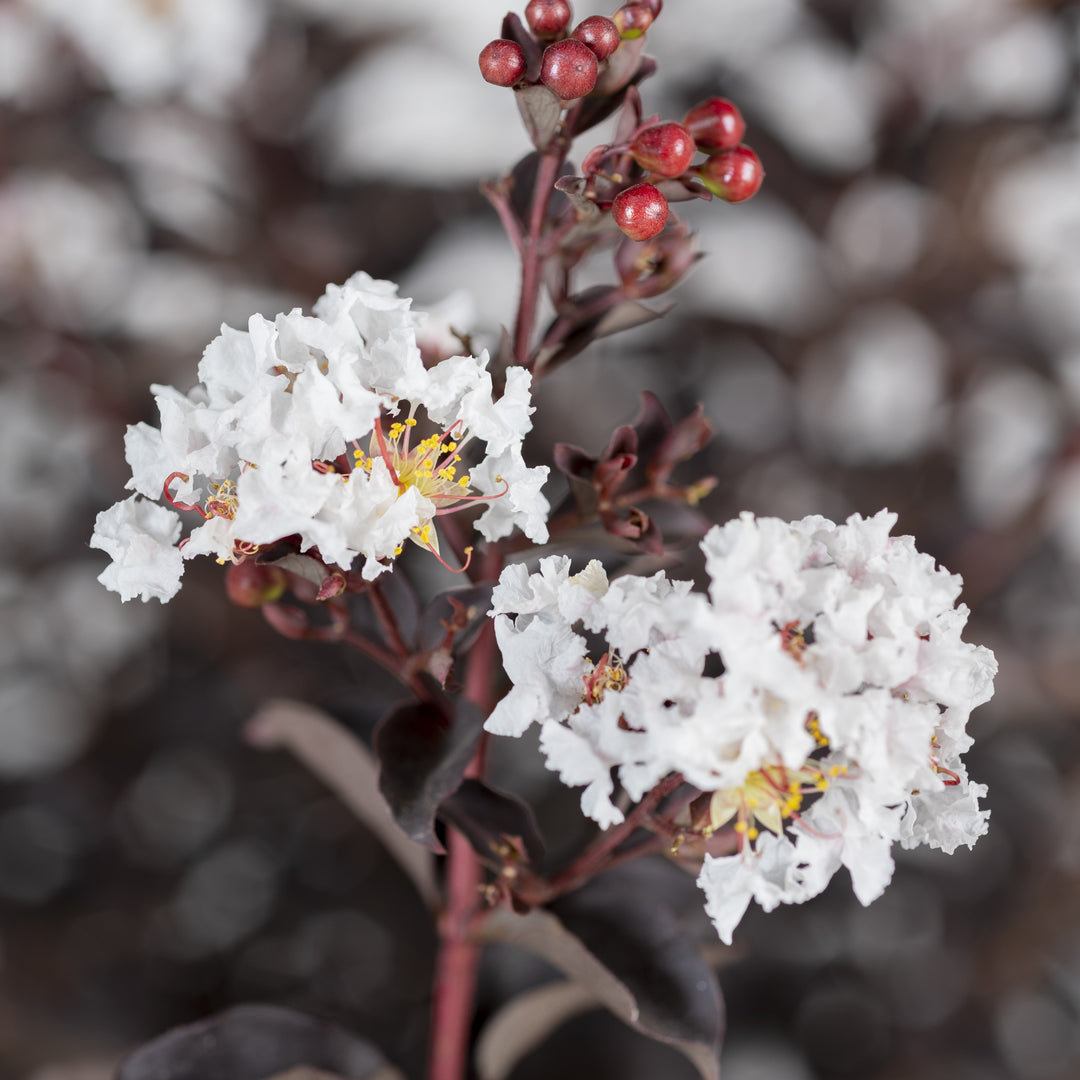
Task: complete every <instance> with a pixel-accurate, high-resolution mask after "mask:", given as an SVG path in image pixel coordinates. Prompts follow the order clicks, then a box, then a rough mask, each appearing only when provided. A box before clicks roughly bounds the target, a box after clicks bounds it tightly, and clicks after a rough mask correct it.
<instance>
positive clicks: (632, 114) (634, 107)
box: [615, 86, 642, 146]
mask: <svg viewBox="0 0 1080 1080" xmlns="http://www.w3.org/2000/svg"><path fill="white" fill-rule="evenodd" d="M641 114H642V108H641V94H640V93H638V88H637V87H636V86H628V87H627V88H626V90H625V91H624V93H623V104H622V111H621V113H620V114H619V122H618V124H617V125H616V127H615V145H616V146H621V145H622V144H623V143H628V142H629V141H630V139H631V138H632V136H633V134H634V132H635V131H637V129H638V128H639V127H641Z"/></svg>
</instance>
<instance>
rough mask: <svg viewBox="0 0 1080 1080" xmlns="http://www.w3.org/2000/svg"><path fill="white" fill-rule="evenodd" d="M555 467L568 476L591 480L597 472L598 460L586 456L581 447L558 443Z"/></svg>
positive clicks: (555, 452) (554, 454) (555, 451)
mask: <svg viewBox="0 0 1080 1080" xmlns="http://www.w3.org/2000/svg"><path fill="white" fill-rule="evenodd" d="M553 456H554V458H555V467H556V468H557V469H558V470H559V471H560V472H564V473H566V475H567V476H579V477H584V478H586V479H591V477H592V475H593V472H594V471H595V470H596V458H594V457H593V456H592V455H590V454H586V453H585V451H584V450H582V449H581V447H580V446H572V445H571V444H570V443H556V444H555V450H554V453H553Z"/></svg>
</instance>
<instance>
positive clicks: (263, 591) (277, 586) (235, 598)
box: [225, 560, 289, 608]
mask: <svg viewBox="0 0 1080 1080" xmlns="http://www.w3.org/2000/svg"><path fill="white" fill-rule="evenodd" d="M288 582H289V579H288V578H287V577H286V576H285V571H284V570H282V569H281V568H280V567H277V566H266V565H263V564H261V563H256V562H251V561H250V560H245V561H244V562H242V563H234V564H232V565H230V566H229V568H228V570H226V571H225V592H226V594H227V595H228V597H229V599H230V600H231V601H232V602H233V603H234V604H236V605H238V606H239V607H247V608H256V607H262V605H263V604H269V603H272V602H273V601H274V600H277V599H278V598H279V597H280V596H281V594H282V593H283V592H284V591H285V586H286V585H287V584H288Z"/></svg>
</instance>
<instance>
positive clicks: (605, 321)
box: [592, 300, 672, 341]
mask: <svg viewBox="0 0 1080 1080" xmlns="http://www.w3.org/2000/svg"><path fill="white" fill-rule="evenodd" d="M671 307H672V305H671V304H666V305H662V306H661V307H656V308H651V307H646V306H645V304H642V303H640V302H639V301H637V300H624V301H623V302H622V303H621V304H616V305H615V306H614V307H613V308H611V309H610V310H609V311H607V312H606V313H605V314H604V316H603V318H602V319H600V320H599V322H597V323H596V325H595V326H594V327H593V332H592V336H593V340H594V341H595V340H596V339H597V338H602V337H609V336H610V335H611V334H618V333H621V332H622V331H623V330H633V328H634V327H635V326H644V325H645V324H646V323H651V322H655V320H657V319H662V318H663V317H664V316H665V315H666V314H667V313H668V312H669V311H670V310H671Z"/></svg>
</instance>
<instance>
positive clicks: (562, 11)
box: [525, 0, 571, 38]
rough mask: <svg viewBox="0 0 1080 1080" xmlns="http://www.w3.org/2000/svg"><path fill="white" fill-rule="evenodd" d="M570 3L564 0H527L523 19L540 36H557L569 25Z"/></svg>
mask: <svg viewBox="0 0 1080 1080" xmlns="http://www.w3.org/2000/svg"><path fill="white" fill-rule="evenodd" d="M570 14H571V13H570V5H569V4H568V3H567V2H566V0H529V3H528V4H527V5H526V6H525V21H526V22H527V23H528V24H529V29H530V30H532V32H533V33H534V34H535V35H536V36H537V37H541V38H554V37H558V36H559V35H560V34H561V33H562V32H563V31H564V30H565V29H566V28H567V26H569V25H570Z"/></svg>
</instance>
